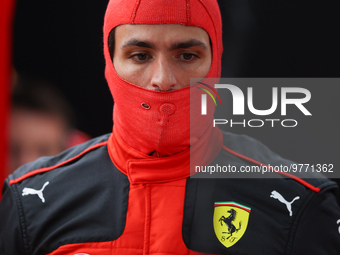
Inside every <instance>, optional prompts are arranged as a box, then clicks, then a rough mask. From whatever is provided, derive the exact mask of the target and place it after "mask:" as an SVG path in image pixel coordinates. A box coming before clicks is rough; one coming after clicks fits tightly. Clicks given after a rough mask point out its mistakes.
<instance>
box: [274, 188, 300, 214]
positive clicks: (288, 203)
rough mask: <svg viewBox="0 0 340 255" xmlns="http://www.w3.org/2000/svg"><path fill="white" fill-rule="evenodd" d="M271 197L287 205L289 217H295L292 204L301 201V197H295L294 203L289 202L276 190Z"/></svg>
mask: <svg viewBox="0 0 340 255" xmlns="http://www.w3.org/2000/svg"><path fill="white" fill-rule="evenodd" d="M270 197H272V198H275V199H277V200H279V201H280V202H281V203H283V204H285V205H286V207H287V210H288V212H289V216H292V215H293V211H292V203H294V201H295V200H298V199H300V197H299V196H297V197H294V198H293V200H292V201H290V202H288V201H287V200H286V199H284V197H283V196H282V195H281V194H280V193H279V192H277V191H276V190H273V191H272V193H271V195H270Z"/></svg>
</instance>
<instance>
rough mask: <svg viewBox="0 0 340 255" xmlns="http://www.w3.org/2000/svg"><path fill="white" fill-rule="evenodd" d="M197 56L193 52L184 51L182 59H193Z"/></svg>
mask: <svg viewBox="0 0 340 255" xmlns="http://www.w3.org/2000/svg"><path fill="white" fill-rule="evenodd" d="M196 58H197V56H196V55H195V54H192V53H183V54H182V59H183V60H185V61H191V60H194V59H196Z"/></svg>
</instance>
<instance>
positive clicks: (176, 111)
mask: <svg viewBox="0 0 340 255" xmlns="http://www.w3.org/2000/svg"><path fill="white" fill-rule="evenodd" d="M122 24H181V25H185V26H196V27H200V28H202V29H204V30H205V31H206V32H207V33H208V35H209V37H210V40H211V45H212V64H211V67H210V71H209V73H208V75H207V76H206V78H217V77H220V73H221V56H222V22H221V16H220V12H219V7H218V4H217V2H216V0H111V1H110V2H109V4H108V7H107V10H106V13H105V18H104V28H103V29H104V56H105V61H106V68H105V76H106V79H107V82H108V85H109V88H110V91H111V93H112V96H113V99H114V111H113V122H114V130H115V132H114V133H115V135H118V136H120V138H121V139H122V140H123V141H124V142H125V143H126V144H127V145H128V146H130V147H132V148H133V149H134V150H136V151H138V152H141V153H143V154H145V155H151V154H152V155H155V156H169V155H173V154H176V153H179V152H182V151H184V150H186V149H188V148H189V147H190V145H192V144H194V143H196V142H197V141H198V140H199V139H200V138H201V137H202V136H203V134H206V133H207V132H213V129H212V124H211V123H212V119H213V112H214V111H213V110H211V111H209V112H208V118H205V119H204V121H202V118H200V117H198V118H196V119H195V121H191V122H192V123H191V126H190V114H192V112H191V113H190V110H195V111H198V110H200V106H197V107H196V106H195V107H194V109H190V89H193V88H195V86H197V84H196V85H194V86H191V87H185V88H182V89H178V90H174V91H169V92H160V91H153V90H147V89H144V88H142V87H138V86H136V85H134V84H131V83H129V82H127V81H125V80H123V79H122V78H121V77H120V76H119V75H118V74H117V72H116V71H115V69H114V66H113V63H112V59H111V56H110V53H109V47H108V40H109V33H110V31H111V30H112V29H113V28H115V27H117V26H119V25H122ZM192 78H197V77H192ZM196 91H197V93H198V92H199V91H200V92H199V93H201V90H199V89H196ZM199 93H198V94H197V96H199V95H200V94H199ZM192 108H193V107H192ZM213 108H214V107H209V109H213ZM199 115H200V114H197V116H199ZM215 130H217V129H215ZM190 132H191V136H190ZM190 137H191V139H190Z"/></svg>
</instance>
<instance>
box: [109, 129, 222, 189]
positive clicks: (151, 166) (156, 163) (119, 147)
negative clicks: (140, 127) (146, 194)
mask: <svg viewBox="0 0 340 255" xmlns="http://www.w3.org/2000/svg"><path fill="white" fill-rule="evenodd" d="M210 131H211V132H207V134H206V135H204V136H203V137H202V138H201V139H200V140H199V141H198V142H197V143H196V144H195V145H193V146H192V147H191V148H190V149H187V150H184V151H182V152H180V153H177V154H175V155H172V156H168V157H159V158H158V157H151V156H149V155H146V154H143V153H141V152H139V151H137V150H135V149H134V148H132V147H130V146H128V145H127V144H126V143H125V142H124V141H123V140H122V138H121V137H120V136H119V134H117V132H115V128H114V127H113V132H112V134H111V136H110V137H109V140H108V145H107V146H108V151H109V155H110V158H111V160H112V162H113V163H114V164H115V166H116V167H117V168H118V169H119V170H120V171H121V172H122V173H123V174H125V175H127V177H128V178H129V181H130V183H131V184H140V183H160V182H168V181H174V180H178V179H184V178H187V177H189V176H190V161H191V162H195V165H204V164H209V163H210V162H211V161H212V160H213V159H214V158H215V157H216V156H217V155H218V153H219V152H220V150H221V148H222V144H223V136H222V133H221V131H220V130H219V129H216V128H213V129H211V130H210ZM212 148H214V149H212ZM207 152H210V153H207ZM190 153H191V155H190ZM192 172H193V171H192Z"/></svg>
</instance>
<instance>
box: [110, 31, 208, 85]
mask: <svg viewBox="0 0 340 255" xmlns="http://www.w3.org/2000/svg"><path fill="white" fill-rule="evenodd" d="M211 61H212V55H211V47H210V40H209V35H208V33H207V32H206V31H205V30H203V29H201V28H199V27H193V26H183V25H177V24H162V25H120V26H118V27H117V28H116V31H115V48H114V57H113V64H114V67H115V69H116V72H117V73H118V75H119V76H120V77H121V78H122V79H124V80H125V81H127V82H130V83H132V84H135V85H137V86H141V87H143V88H146V89H150V90H157V91H170V90H174V89H180V88H183V87H186V86H189V85H190V78H204V77H205V76H206V75H207V74H208V73H209V70H210V66H211Z"/></svg>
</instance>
